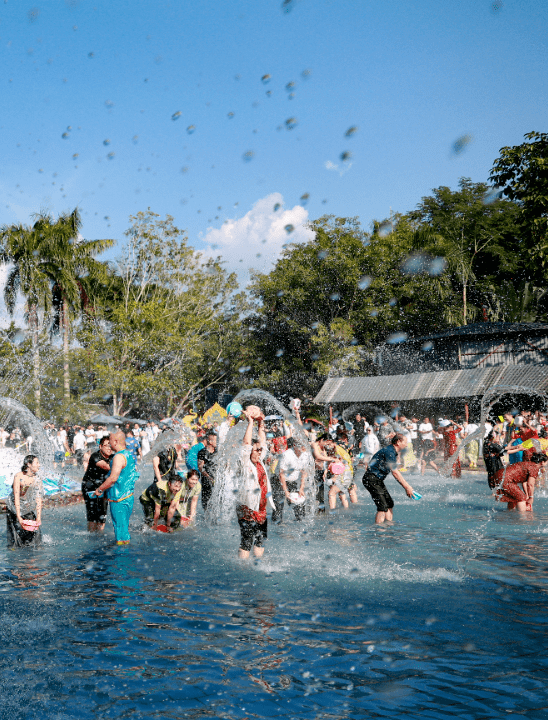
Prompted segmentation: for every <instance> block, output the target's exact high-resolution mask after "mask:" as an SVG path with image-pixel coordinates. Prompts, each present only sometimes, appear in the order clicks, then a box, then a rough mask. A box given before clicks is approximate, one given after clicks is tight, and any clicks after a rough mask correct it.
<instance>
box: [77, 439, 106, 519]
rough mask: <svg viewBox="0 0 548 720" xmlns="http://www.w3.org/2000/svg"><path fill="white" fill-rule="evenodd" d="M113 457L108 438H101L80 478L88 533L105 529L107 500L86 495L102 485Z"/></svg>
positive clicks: (104, 496) (104, 497)
mask: <svg viewBox="0 0 548 720" xmlns="http://www.w3.org/2000/svg"><path fill="white" fill-rule="evenodd" d="M111 455H113V452H112V448H111V447H110V442H109V436H108V435H106V436H105V437H102V438H101V440H100V442H99V450H97V451H96V452H94V453H92V454H91V456H90V458H89V461H88V467H87V470H86V474H85V475H84V477H83V478H82V495H83V496H84V502H85V504H86V515H87V520H88V530H89V532H102V531H103V530H104V529H105V522H106V519H107V506H108V500H107V498H106V495H103V497H96V496H94V497H91V498H90V497H89V496H88V493H89V492H92V491H95V490H97V488H98V487H99V485H102V483H103V481H104V480H105V479H106V477H107V475H108V474H109V472H110V458H111Z"/></svg>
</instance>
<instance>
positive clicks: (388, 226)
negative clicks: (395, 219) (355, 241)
mask: <svg viewBox="0 0 548 720" xmlns="http://www.w3.org/2000/svg"><path fill="white" fill-rule="evenodd" d="M393 230H394V228H393V226H392V223H391V222H390V220H385V221H384V222H382V223H381V224H380V225H379V227H378V228H377V234H378V235H379V237H387V236H388V235H390V233H391V232H392V231H393Z"/></svg>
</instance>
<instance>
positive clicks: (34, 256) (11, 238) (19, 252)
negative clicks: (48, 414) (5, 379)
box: [0, 222, 52, 417]
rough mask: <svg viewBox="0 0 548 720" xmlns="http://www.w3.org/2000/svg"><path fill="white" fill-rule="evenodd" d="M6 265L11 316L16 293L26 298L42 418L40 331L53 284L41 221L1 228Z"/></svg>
mask: <svg viewBox="0 0 548 720" xmlns="http://www.w3.org/2000/svg"><path fill="white" fill-rule="evenodd" d="M0 242H1V256H0V261H1V262H2V264H3V265H6V264H11V265H13V267H11V268H10V270H9V272H8V275H7V278H6V284H5V286H4V301H5V303H6V307H7V309H8V312H9V314H10V315H13V313H14V311H15V305H16V301H17V294H18V292H19V291H20V292H21V293H22V294H23V295H24V296H25V298H26V312H25V316H26V321H27V323H28V326H29V330H30V335H31V344H32V378H33V388H34V412H35V414H36V416H37V417H40V413H41V408H40V394H41V384H40V331H41V328H42V319H41V312H43V313H44V314H46V315H47V314H48V313H49V311H50V310H51V306H52V296H51V282H50V276H49V274H48V272H47V268H46V264H47V261H46V260H44V258H46V257H48V254H49V243H48V238H47V237H45V236H44V235H43V234H42V232H41V229H40V224H39V222H36V223H34V225H32V226H25V225H22V224H18V225H10V226H7V225H5V226H3V227H2V228H1V229H0Z"/></svg>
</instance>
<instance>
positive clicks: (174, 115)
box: [171, 110, 181, 120]
mask: <svg viewBox="0 0 548 720" xmlns="http://www.w3.org/2000/svg"><path fill="white" fill-rule="evenodd" d="M180 117H181V111H180V110H177V112H174V113H173V115H172V116H171V119H172V120H178V119H179V118H180Z"/></svg>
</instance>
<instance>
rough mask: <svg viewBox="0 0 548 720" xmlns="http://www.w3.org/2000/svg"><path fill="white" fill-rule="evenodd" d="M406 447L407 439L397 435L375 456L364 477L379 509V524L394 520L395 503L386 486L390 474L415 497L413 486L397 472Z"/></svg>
mask: <svg viewBox="0 0 548 720" xmlns="http://www.w3.org/2000/svg"><path fill="white" fill-rule="evenodd" d="M406 447H407V438H406V437H405V436H404V435H402V434H401V433H396V434H395V435H394V436H393V437H392V438H391V440H390V445H388V447H385V448H382V449H381V450H379V451H378V452H377V453H375V455H373V457H372V458H371V462H370V463H369V467H368V468H367V470H366V472H365V474H364V476H363V479H362V482H363V486H364V488H365V489H366V490H367V491H368V492H369V494H370V495H371V497H372V498H373V502H374V503H375V505H376V507H377V514H376V515H375V522H376V523H377V524H380V523H383V522H384V521H385V520H392V519H393V514H392V508H393V507H394V501H393V500H392V498H391V496H390V493H389V492H388V490H387V489H386V486H385V484H384V481H385V479H386V476H387V475H388V474H389V473H392V475H393V476H394V477H395V478H396V480H397V481H398V482H399V484H400V485H401V486H402V487H403V489H404V490H405V492H406V493H407V496H408V497H410V498H412V497H413V496H414V490H413V488H412V487H411V485H409V483H408V482H406V480H405V478H404V477H403V475H402V474H401V473H400V472H399V470H396V466H397V464H398V461H399V458H398V455H399V453H400V452H401V451H402V450H404V449H405V448H406Z"/></svg>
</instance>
